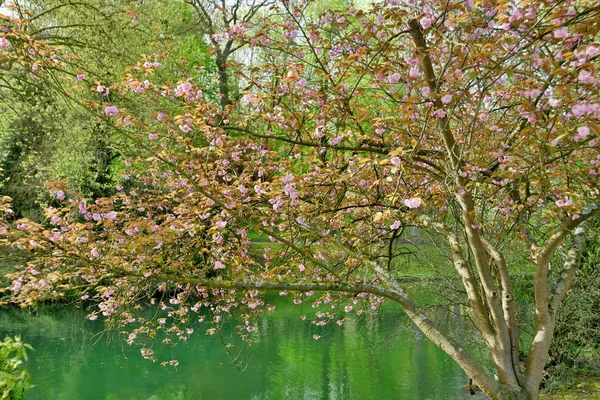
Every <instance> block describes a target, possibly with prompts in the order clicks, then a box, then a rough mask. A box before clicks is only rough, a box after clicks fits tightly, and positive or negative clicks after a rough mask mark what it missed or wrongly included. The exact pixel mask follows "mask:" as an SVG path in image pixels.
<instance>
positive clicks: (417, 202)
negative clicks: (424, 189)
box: [404, 197, 421, 208]
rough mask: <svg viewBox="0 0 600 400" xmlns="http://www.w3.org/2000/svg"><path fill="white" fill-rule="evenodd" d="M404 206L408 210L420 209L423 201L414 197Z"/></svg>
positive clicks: (406, 200) (405, 201)
mask: <svg viewBox="0 0 600 400" xmlns="http://www.w3.org/2000/svg"><path fill="white" fill-rule="evenodd" d="M404 205H405V206H406V207H408V208H419V207H420V206H421V199H419V198H418V197H413V198H411V199H405V200H404Z"/></svg>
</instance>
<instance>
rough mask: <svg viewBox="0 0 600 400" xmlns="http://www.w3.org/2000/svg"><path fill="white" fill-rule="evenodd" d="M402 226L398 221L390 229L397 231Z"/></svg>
mask: <svg viewBox="0 0 600 400" xmlns="http://www.w3.org/2000/svg"><path fill="white" fill-rule="evenodd" d="M400 225H401V222H400V221H398V220H396V221H394V223H393V224H391V225H390V229H393V230H396V229H398V228H400Z"/></svg>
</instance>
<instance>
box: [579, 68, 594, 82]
mask: <svg viewBox="0 0 600 400" xmlns="http://www.w3.org/2000/svg"><path fill="white" fill-rule="evenodd" d="M577 79H578V80H579V82H581V83H584V84H590V83H594V82H595V79H594V76H593V75H592V74H590V73H589V72H588V71H586V70H585V69H583V70H581V71H579V76H578V77H577Z"/></svg>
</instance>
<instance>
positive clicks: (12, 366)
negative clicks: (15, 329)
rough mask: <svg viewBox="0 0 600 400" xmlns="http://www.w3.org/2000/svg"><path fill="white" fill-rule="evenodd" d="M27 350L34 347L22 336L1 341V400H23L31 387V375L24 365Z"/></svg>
mask: <svg viewBox="0 0 600 400" xmlns="http://www.w3.org/2000/svg"><path fill="white" fill-rule="evenodd" d="M27 350H33V348H32V347H31V346H30V345H28V344H26V343H23V342H22V341H21V338H20V337H18V336H17V337H16V338H14V339H13V338H9V337H8V338H6V339H4V341H3V342H0V400H21V399H24V398H25V397H24V393H25V391H26V390H28V389H29V388H31V376H30V375H29V373H28V372H27V370H26V369H25V367H24V366H23V362H24V361H27Z"/></svg>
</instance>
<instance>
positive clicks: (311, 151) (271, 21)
mask: <svg viewBox="0 0 600 400" xmlns="http://www.w3.org/2000/svg"><path fill="white" fill-rule="evenodd" d="M236 4H238V3H236ZM240 4H241V3H240ZM265 5H266V4H265ZM261 6H263V5H262V4H261ZM223 7H225V5H224V6H223ZM310 7H311V4H310V2H307V1H283V2H274V3H273V4H268V8H266V9H263V10H261V11H260V12H256V13H255V14H253V15H252V19H251V20H247V21H246V20H240V21H239V23H237V24H234V25H230V26H228V31H227V32H226V34H227V35H228V38H230V40H233V41H235V42H236V43H240V45H241V44H243V48H244V54H243V56H240V57H241V58H239V59H238V60H237V62H233V61H232V60H231V62H230V63H229V64H228V72H231V73H232V74H233V76H234V77H235V80H236V84H237V85H238V88H239V90H241V91H242V96H241V97H240V98H239V99H233V98H227V101H223V99H224V98H225V97H224V93H223V91H222V90H221V91H220V93H219V94H218V95H217V97H218V96H220V99H216V98H215V96H211V95H207V93H205V90H206V87H205V86H204V84H203V82H201V80H200V79H199V78H198V77H197V75H195V71H194V70H186V69H185V68H184V67H182V68H181V72H180V75H179V76H178V77H177V78H175V79H173V80H172V81H171V82H165V81H164V80H161V79H159V78H157V76H158V74H159V73H160V70H161V68H163V66H164V64H165V63H167V62H169V60H170V57H171V54H170V53H169V51H165V52H161V53H157V54H156V55H155V56H153V57H152V58H151V60H150V59H148V58H147V60H146V61H145V62H143V61H142V62H140V63H138V64H137V65H134V66H132V68H131V69H130V70H129V72H128V74H127V75H126V76H125V78H124V79H123V80H122V81H121V83H120V84H118V83H117V82H107V83H105V82H98V83H97V84H95V85H94V86H93V87H91V89H92V90H97V91H99V88H100V87H102V86H103V85H106V84H108V85H109V86H110V87H111V92H112V93H113V96H112V97H111V98H110V99H109V101H106V100H102V101H98V100H97V99H95V98H93V97H90V98H87V99H85V101H83V103H84V104H85V105H86V106H87V107H88V109H89V110H91V112H92V113H95V115H97V117H98V118H99V119H101V120H102V121H103V123H106V124H108V125H110V126H111V129H113V130H114V131H115V132H117V133H118V134H119V135H120V137H122V138H123V139H124V140H126V141H127V142H128V143H134V144H135V146H136V147H137V151H138V153H137V154H139V156H132V157H130V158H129V159H127V160H126V161H125V163H126V165H127V166H128V167H129V168H130V170H126V171H124V172H123V173H122V174H121V176H120V178H119V182H118V184H117V186H116V191H115V194H114V195H112V196H108V197H98V198H95V199H86V198H85V197H83V196H81V195H79V194H78V193H75V192H74V191H73V190H70V189H69V188H68V187H67V186H65V184H64V183H60V182H57V183H52V184H51V185H50V188H49V190H50V192H51V193H52V194H53V195H54V197H55V199H54V200H53V202H52V204H51V205H52V207H50V208H48V209H47V211H46V220H44V221H42V222H41V223H35V222H33V221H30V220H23V219H21V220H15V219H14V218H11V208H10V199H8V198H4V199H3V203H2V206H1V208H0V212H1V213H2V215H3V218H4V221H3V222H2V224H1V225H0V229H1V230H0V234H1V235H2V236H1V237H2V239H1V240H2V241H1V242H0V244H5V245H10V246H13V247H16V248H18V249H21V250H22V251H23V254H24V257H25V258H26V263H23V265H22V266H21V267H20V268H19V269H18V271H17V272H15V273H14V274H12V276H11V278H12V280H13V283H12V285H11V288H10V289H11V292H12V293H11V296H10V297H9V300H8V301H11V302H15V303H18V304H21V305H23V306H31V305H34V304H36V303H37V302H39V301H42V300H47V299H60V298H62V297H64V296H72V295H77V296H80V297H81V298H82V299H93V300H95V301H97V309H96V310H95V311H93V312H92V313H91V314H90V315H89V318H97V317H98V315H100V314H102V315H103V316H104V317H106V318H107V320H108V321H111V322H113V323H114V324H116V325H118V326H119V327H120V328H121V329H124V330H126V331H127V332H128V340H129V342H130V343H132V344H133V343H135V344H139V345H141V346H142V348H141V351H142V354H143V355H144V356H145V357H147V358H149V359H153V350H152V346H153V341H154V339H155V338H157V337H158V336H157V335H158V333H159V332H160V334H161V335H163V334H164V335H166V339H164V341H165V342H170V341H175V340H187V337H188V336H189V335H191V334H192V332H193V329H194V327H195V326H196V324H197V322H198V319H199V318H200V319H203V317H202V316H200V314H199V312H200V310H201V309H202V308H204V307H206V308H208V309H210V312H211V314H210V318H211V321H210V322H212V324H213V326H212V327H211V328H209V332H210V331H211V330H213V331H214V330H218V328H219V325H220V324H221V323H222V321H223V319H224V318H226V317H227V316H228V315H229V314H231V313H232V312H233V310H234V309H235V310H237V311H236V312H238V313H239V314H240V315H241V316H242V321H243V322H242V323H241V324H240V326H239V327H238V328H239V334H240V336H241V337H242V338H243V339H244V340H251V338H252V331H253V330H254V329H255V326H254V323H253V321H254V318H255V317H256V316H257V315H258V314H259V313H260V312H262V311H264V310H268V309H271V308H272V306H270V305H268V304H265V303H264V301H263V300H262V295H263V293H264V291H265V290H279V291H281V292H282V294H287V293H288V292H289V293H290V294H291V295H293V296H294V299H295V302H297V303H300V302H302V301H305V299H306V298H307V297H310V301H311V302H313V306H314V307H315V308H317V309H318V313H319V314H320V315H322V316H318V315H317V312H316V313H315V321H316V323H317V324H331V323H334V322H339V323H343V320H344V318H346V317H348V316H351V315H354V314H360V313H364V312H367V311H368V310H371V309H372V310H376V309H377V307H378V306H379V304H380V303H381V301H383V299H384V298H385V299H390V300H393V301H395V302H397V303H399V304H400V306H401V307H402V309H403V310H404V311H405V312H406V313H407V315H408V316H409V317H410V318H411V320H412V321H413V322H414V324H415V325H416V326H417V327H418V328H419V329H421V330H422V331H423V333H424V334H425V335H426V336H427V337H428V338H429V339H430V340H432V341H433V342H434V343H435V344H436V345H438V346H439V347H440V348H442V349H443V350H444V351H445V352H446V353H447V354H448V355H449V356H450V357H452V358H453V359H454V360H455V361H456V362H457V363H458V364H459V365H460V366H461V367H462V368H463V369H464V370H465V371H466V373H467V374H468V375H469V376H471V377H472V378H473V379H474V380H475V381H476V382H477V383H478V384H479V386H480V387H481V388H482V389H483V391H484V392H485V393H486V394H488V395H489V396H490V397H491V398H493V399H513V398H514V399H535V398H537V395H538V391H539V385H540V382H541V379H542V372H543V367H544V364H545V360H546V358H547V355H548V349H549V346H550V342H551V339H552V334H553V330H554V326H555V321H556V313H557V310H558V309H559V306H560V303H561V302H562V300H563V299H564V297H565V295H566V294H567V292H568V290H569V287H570V285H571V282H572V280H573V277H574V274H575V272H576V270H577V268H578V266H579V262H580V258H581V252H582V249H583V246H584V243H585V237H586V234H587V231H588V229H589V224H590V222H591V221H592V220H593V219H594V218H595V216H596V214H597V213H598V200H599V199H598V197H599V195H600V192H599V189H600V188H599V180H598V177H597V175H598V162H599V160H600V152H599V139H598V136H600V125H599V124H600V122H599V118H600V99H599V92H598V90H597V88H598V82H599V80H600V75H599V72H598V55H599V54H600V43H599V40H598V30H599V28H600V7H599V6H598V5H597V4H595V2H592V1H578V2H562V3H560V4H557V3H556V2H554V1H538V2H529V1H523V2H520V3H518V4H513V3H511V2H496V1H487V0H481V1H473V0H466V1H444V2H438V1H423V2H421V1H406V2H404V1H399V0H387V1H385V2H381V3H375V4H374V5H373V6H372V7H370V8H368V9H361V8H358V7H354V6H349V7H348V8H347V9H341V10H329V11H327V12H324V13H322V14H319V15H318V16H315V14H314V13H313V12H312V11H311V8H310ZM224 15H227V14H224ZM4 20H5V21H6V22H5V23H4V26H5V28H4V31H3V33H1V34H0V35H2V36H1V37H0V45H1V46H2V47H0V60H2V63H3V65H4V66H5V68H10V66H11V65H13V64H16V65H20V66H24V68H27V69H31V70H32V73H33V74H34V76H37V77H38V79H45V78H44V75H45V74H46V71H45V70H46V68H47V66H49V65H55V64H53V63H56V62H60V59H61V58H60V57H61V54H65V53H64V52H61V49H59V48H56V47H52V46H51V45H49V44H48V43H47V42H45V41H43V40H33V39H31V37H30V36H28V35H30V33H29V32H28V26H29V25H28V24H27V19H26V18H23V19H18V18H13V17H6V18H4ZM210 42H213V43H212V46H213V47H215V46H217V45H216V44H215V43H214V42H215V37H214V35H213V36H211V40H210V41H209V45H210ZM217 42H218V41H217ZM55 54H56V56H55ZM74 54H76V51H75V52H74ZM53 58H54V59H53ZM57 60H58V61H57ZM36 65H37V66H38V67H35V66H36ZM65 68H67V67H66V66H65ZM67 69H68V68H67ZM45 76H49V73H48V74H47V75H45ZM220 82H221V83H222V82H223V81H222V80H221V81H220ZM134 99H137V100H134ZM130 104H133V105H135V104H137V105H139V104H143V107H139V106H137V107H136V106H130ZM417 229H418V230H419V232H421V234H423V235H424V234H427V235H431V236H432V242H433V243H436V244H437V245H438V250H437V252H439V253H441V254H443V255H446V256H447V259H448V262H447V263H446V265H444V266H441V267H443V268H445V269H446V270H451V271H454V274H455V276H457V277H458V278H459V279H460V281H461V283H462V285H463V291H462V296H463V301H464V303H466V304H467V305H468V307H469V313H470V315H471V316H472V319H473V323H474V325H475V327H476V328H477V330H478V331H479V333H480V335H481V340H482V342H483V343H484V344H485V346H486V347H487V348H488V350H489V354H490V357H491V360H492V362H493V365H494V366H495V371H494V372H493V373H490V371H488V370H486V369H485V368H484V367H483V366H482V363H481V362H480V360H477V359H476V358H474V357H473V356H472V355H471V354H470V352H469V349H468V348H466V347H465V346H464V345H463V344H461V343H460V342H459V341H458V339H457V338H456V337H453V335H452V332H448V331H445V330H444V329H442V328H441V327H439V326H438V325H437V324H436V322H435V320H434V319H432V318H430V316H428V315H427V311H426V310H425V309H424V308H423V306H422V305H421V304H420V303H418V301H417V300H415V299H414V298H413V296H411V294H410V292H409V291H407V288H405V287H404V286H403V284H402V282H401V279H399V278H400V277H401V276H402V274H403V270H402V265H403V264H402V259H403V258H405V257H407V256H408V255H406V254H405V252H404V251H403V250H404V248H403V246H402V245H401V244H402V241H403V240H404V239H405V238H406V237H407V234H408V233H410V232H411V231H416V230H417ZM256 237H261V238H264V239H268V240H270V241H271V242H272V245H270V246H269V247H266V248H264V249H261V250H262V251H261V252H260V254H258V255H257V254H256V253H257V252H256V246H254V244H253V241H252V238H256ZM523 271H525V272H527V273H530V274H534V275H535V288H534V289H533V290H534V292H533V295H534V296H535V303H534V312H535V332H534V335H533V340H532V342H531V343H528V344H526V345H525V346H522V344H521V343H520V325H519V323H518V310H517V307H516V302H517V301H518V299H516V298H515V296H516V295H515V291H514V290H513V281H514V276H515V274H518V273H521V272H523ZM156 293H162V296H160V297H159V298H158V299H157V296H156ZM315 293H316V294H315ZM338 301H345V303H343V304H345V306H344V307H338V306H337V303H338ZM146 303H147V304H148V305H150V306H152V307H153V308H155V309H156V314H154V315H152V316H151V317H149V316H148V315H147V314H146V313H144V312H142V311H143V307H142V304H146ZM342 308H343V310H342ZM324 310H325V311H324ZM521 353H525V354H527V357H526V359H521V358H520V354H521ZM493 374H496V375H497V380H495V379H494V378H493Z"/></svg>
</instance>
